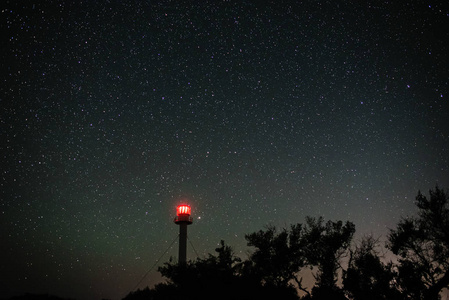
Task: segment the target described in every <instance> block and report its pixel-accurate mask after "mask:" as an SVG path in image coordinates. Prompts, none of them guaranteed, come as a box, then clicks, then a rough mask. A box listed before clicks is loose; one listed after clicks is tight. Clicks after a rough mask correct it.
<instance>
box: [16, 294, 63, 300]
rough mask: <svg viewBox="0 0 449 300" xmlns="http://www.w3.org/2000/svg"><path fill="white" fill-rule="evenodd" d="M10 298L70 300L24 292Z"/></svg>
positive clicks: (23, 299)
mask: <svg viewBox="0 0 449 300" xmlns="http://www.w3.org/2000/svg"><path fill="white" fill-rule="evenodd" d="M10 300H70V299H65V298H61V297H58V296H53V295H48V294H25V295H22V296H14V297H11V298H10Z"/></svg>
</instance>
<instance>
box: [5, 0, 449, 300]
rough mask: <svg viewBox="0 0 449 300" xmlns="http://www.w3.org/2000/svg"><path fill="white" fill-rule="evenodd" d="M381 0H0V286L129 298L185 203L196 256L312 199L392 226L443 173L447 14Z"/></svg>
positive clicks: (447, 163)
mask: <svg viewBox="0 0 449 300" xmlns="http://www.w3.org/2000/svg"><path fill="white" fill-rule="evenodd" d="M4 2H5V1H4ZM368 2H369V3H366V2H365V1H317V0H311V1H304V2H299V1H272V2H267V1H202V0H201V1H184V0H183V1H181V0H180V1H175V0H173V1H149V0H148V1H137V0H135V1H115V0H111V1H73V2H72V1H62V0H54V1H35V2H33V1H6V2H5V3H2V10H1V30H2V46H1V50H0V53H1V64H2V66H1V77H0V78H1V85H0V89H1V94H0V97H1V98H0V101H1V102H0V103H1V115H0V122H1V132H0V135H1V144H0V149H1V153H2V154H1V173H2V174H1V181H0V186H1V202H0V234H1V235H0V238H1V242H0V253H1V254H0V298H2V297H9V296H12V295H18V294H23V293H25V292H30V293H50V294H56V295H59V296H62V297H72V298H77V299H87V300H93V299H96V300H99V299H101V298H112V299H120V298H123V297H124V296H126V295H127V294H128V293H129V291H130V290H131V289H133V288H134V287H135V286H136V284H137V283H138V282H139V281H140V280H141V278H142V277H143V275H144V274H145V273H146V272H147V271H148V270H150V268H151V267H152V266H153V265H154V264H155V263H156V261H157V259H158V258H160V257H161V255H162V254H163V253H164V251H165V250H167V248H168V249H169V250H168V252H167V254H165V255H164V256H163V257H162V259H161V260H160V261H159V263H158V265H161V264H162V263H163V262H164V261H168V260H169V258H170V256H173V257H174V259H176V258H177V243H175V244H173V246H172V247H171V248H169V246H170V244H171V243H172V242H173V241H174V240H175V239H176V237H177V234H178V230H179V228H178V226H176V225H175V224H174V223H173V218H174V216H175V208H176V205H178V204H180V203H182V202H186V203H188V204H190V205H191V206H192V216H193V218H194V223H193V225H191V226H189V229H188V230H189V241H190V242H189V243H188V258H189V259H195V258H196V257H198V256H197V255H199V257H204V256H205V255H206V254H207V253H213V252H214V249H215V248H216V247H217V244H218V243H219V241H220V240H221V239H224V240H225V242H226V243H227V244H229V245H231V246H232V247H234V249H235V250H236V253H237V254H238V255H240V256H241V257H243V258H246V257H247V253H248V251H249V250H251V249H250V248H248V247H247V246H246V241H245V239H244V235H245V234H247V233H251V232H254V231H257V230H260V229H263V228H264V226H266V225H268V224H272V225H275V226H277V227H285V226H289V224H292V223H303V222H304V219H305V216H313V217H318V216H323V217H324V218H325V219H326V220H329V219H330V220H343V221H346V220H349V221H352V222H354V223H355V225H356V230H357V231H356V239H357V238H360V237H361V236H363V235H367V234H374V235H375V236H379V237H381V239H383V240H385V239H386V237H387V234H388V229H389V228H394V227H395V225H396V224H397V222H398V221H399V220H400V218H401V217H405V216H408V215H413V214H415V213H416V207H415V205H414V198H415V196H416V194H417V192H418V190H422V191H423V193H427V191H428V190H429V189H430V188H434V187H435V185H436V184H438V185H439V186H440V187H441V188H445V189H446V188H449V113H448V112H449V101H448V98H449V92H448V89H449V86H448V82H449V71H448V70H449V61H448V53H449V33H448V31H447V28H448V26H449V15H448V13H449V12H448V11H447V10H446V8H444V7H443V4H444V3H445V1H368ZM395 2H397V3H395ZM411 2H413V3H411ZM444 28H446V29H444ZM192 245H193V247H192ZM160 280H161V278H160V275H159V273H158V272H157V266H156V267H155V268H153V269H152V271H150V272H149V274H148V276H146V277H145V279H144V280H143V281H142V283H141V284H140V285H139V287H140V288H143V287H145V286H147V285H149V286H152V285H154V284H155V283H157V282H159V281H160Z"/></svg>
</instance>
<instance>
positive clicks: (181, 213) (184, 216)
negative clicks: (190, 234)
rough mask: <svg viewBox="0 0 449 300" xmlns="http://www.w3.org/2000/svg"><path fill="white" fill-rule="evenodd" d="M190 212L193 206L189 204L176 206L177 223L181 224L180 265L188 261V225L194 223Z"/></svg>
mask: <svg viewBox="0 0 449 300" xmlns="http://www.w3.org/2000/svg"><path fill="white" fill-rule="evenodd" d="M190 213H191V208H190V206H189V205H187V204H181V205H178V207H177V208H176V217H175V224H177V225H179V255H178V264H180V265H185V264H186V262H187V225H190V224H192V223H193V219H192V217H191V216H190Z"/></svg>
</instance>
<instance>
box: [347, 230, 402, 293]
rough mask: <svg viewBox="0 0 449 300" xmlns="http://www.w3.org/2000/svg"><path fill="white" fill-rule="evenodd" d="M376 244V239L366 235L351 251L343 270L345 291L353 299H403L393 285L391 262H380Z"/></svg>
mask: <svg viewBox="0 0 449 300" xmlns="http://www.w3.org/2000/svg"><path fill="white" fill-rule="evenodd" d="M376 246H377V241H376V240H374V239H373V238H372V237H367V238H365V239H363V240H362V241H361V243H360V245H358V246H357V247H356V249H355V251H351V258H350V260H349V264H348V268H347V270H346V271H344V272H343V274H344V276H343V286H344V289H345V291H346V292H347V293H348V294H349V296H350V298H351V299H354V300H381V299H385V300H393V299H403V297H402V296H401V294H400V292H399V291H398V290H397V288H396V287H395V286H394V279H395V276H396V273H395V272H394V271H393V264H392V263H389V264H384V263H382V262H381V260H380V257H379V254H378V252H377V251H376Z"/></svg>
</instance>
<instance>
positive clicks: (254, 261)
mask: <svg viewBox="0 0 449 300" xmlns="http://www.w3.org/2000/svg"><path fill="white" fill-rule="evenodd" d="M301 232H302V225H301V224H296V225H292V226H291V227H290V230H287V229H283V230H282V231H281V232H279V233H277V230H276V228H275V227H274V226H270V227H268V228H267V230H265V231H263V230H260V231H258V232H254V233H251V234H248V235H245V239H246V240H247V241H248V246H252V247H255V251H254V252H253V253H252V254H251V255H250V257H249V260H248V261H247V262H245V264H244V268H243V274H244V275H245V276H249V277H251V278H253V279H254V280H256V281H258V282H259V283H261V284H263V285H266V286H273V287H277V288H285V287H288V286H289V282H290V281H291V280H292V279H294V278H295V277H296V273H298V272H299V271H300V269H301V268H302V267H303V266H304V261H305V258H304V254H303V248H304V245H303V244H302V242H303V240H302V239H301Z"/></svg>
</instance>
